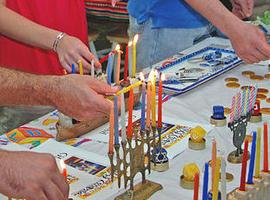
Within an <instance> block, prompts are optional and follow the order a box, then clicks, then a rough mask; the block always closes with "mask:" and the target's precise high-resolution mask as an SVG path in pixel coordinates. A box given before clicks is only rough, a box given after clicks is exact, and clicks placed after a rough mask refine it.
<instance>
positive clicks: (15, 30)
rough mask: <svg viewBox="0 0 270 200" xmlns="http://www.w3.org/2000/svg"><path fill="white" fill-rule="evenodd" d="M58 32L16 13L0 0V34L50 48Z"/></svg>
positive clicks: (32, 44)
mask: <svg viewBox="0 0 270 200" xmlns="http://www.w3.org/2000/svg"><path fill="white" fill-rule="evenodd" d="M59 33H60V32H59V31H56V30H53V29H49V28H47V27H44V26H41V25H39V24H37V23H35V22H32V21H30V20H29V19H27V18H25V17H23V16H21V15H19V14H17V13H16V12H14V11H12V10H10V9H9V8H7V7H6V6H5V5H4V3H3V1H1V0H0V34H3V35H5V36H7V37H10V38H12V39H15V40H17V41H20V42H23V43H25V44H28V45H31V46H35V47H39V48H43V49H52V46H53V42H54V40H55V39H56V37H57V35H58V34H59Z"/></svg>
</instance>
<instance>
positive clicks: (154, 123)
mask: <svg viewBox="0 0 270 200" xmlns="http://www.w3.org/2000/svg"><path fill="white" fill-rule="evenodd" d="M153 72H154V74H153V80H152V105H151V106H152V127H156V71H153Z"/></svg>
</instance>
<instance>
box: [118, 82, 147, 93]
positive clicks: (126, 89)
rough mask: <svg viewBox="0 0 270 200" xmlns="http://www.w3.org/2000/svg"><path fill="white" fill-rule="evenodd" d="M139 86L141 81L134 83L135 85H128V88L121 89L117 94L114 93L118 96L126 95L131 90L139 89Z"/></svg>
mask: <svg viewBox="0 0 270 200" xmlns="http://www.w3.org/2000/svg"><path fill="white" fill-rule="evenodd" d="M141 84H142V82H141V81H138V82H136V83H134V84H132V85H130V86H128V87H125V88H124V89H122V90H120V91H118V92H117V93H116V95H120V94H123V93H126V92H128V91H129V90H130V89H131V88H135V87H139V86H140V85H141Z"/></svg>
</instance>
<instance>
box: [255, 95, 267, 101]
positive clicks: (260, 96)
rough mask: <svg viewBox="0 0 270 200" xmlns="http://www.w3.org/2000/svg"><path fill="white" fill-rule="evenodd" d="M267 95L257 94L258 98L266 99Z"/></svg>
mask: <svg viewBox="0 0 270 200" xmlns="http://www.w3.org/2000/svg"><path fill="white" fill-rule="evenodd" d="M266 98H267V97H266V96H265V95H264V94H257V96H256V99H258V100H265V99H266Z"/></svg>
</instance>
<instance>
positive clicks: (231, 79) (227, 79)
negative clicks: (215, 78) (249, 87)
mask: <svg viewBox="0 0 270 200" xmlns="http://www.w3.org/2000/svg"><path fill="white" fill-rule="evenodd" d="M238 81H239V80H238V78H235V77H228V78H225V82H238Z"/></svg>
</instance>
